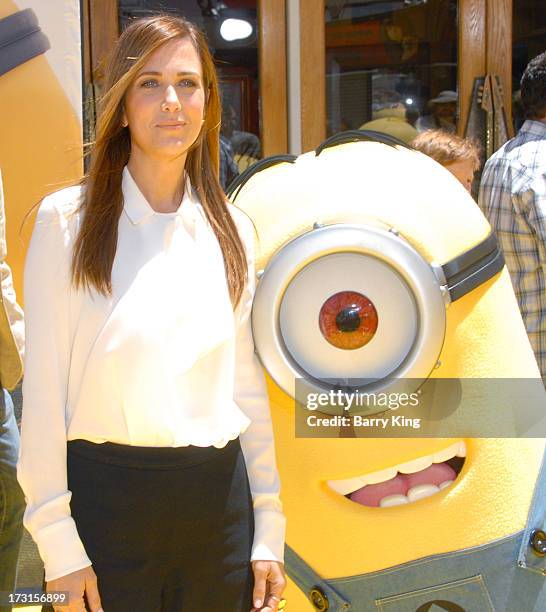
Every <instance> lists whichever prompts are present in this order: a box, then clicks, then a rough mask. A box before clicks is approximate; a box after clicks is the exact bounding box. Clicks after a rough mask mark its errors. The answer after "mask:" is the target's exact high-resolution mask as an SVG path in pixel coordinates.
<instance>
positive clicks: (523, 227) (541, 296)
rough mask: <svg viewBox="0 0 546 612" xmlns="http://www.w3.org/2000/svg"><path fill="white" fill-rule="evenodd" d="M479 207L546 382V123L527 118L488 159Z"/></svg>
mask: <svg viewBox="0 0 546 612" xmlns="http://www.w3.org/2000/svg"><path fill="white" fill-rule="evenodd" d="M479 205H480V207H481V209H482V210H483V211H484V213H485V215H486V216H487V218H488V219H489V222H490V223H491V225H492V227H493V229H494V230H495V231H496V233H497V236H498V238H499V241H500V244H501V246H502V250H503V252H504V257H505V259H506V264H507V266H508V270H509V271H510V276H511V279H512V284H513V286H514V291H515V293H516V297H517V299H518V302H519V307H520V309H521V314H522V317H523V322H524V323H525V327H526V329H527V333H528V335H529V340H530V342H531V345H532V347H533V350H534V352H535V356H536V358H537V362H538V365H539V368H540V371H541V374H542V378H543V380H545V382H546V281H545V276H546V122H542V121H530V120H527V121H526V122H525V123H524V124H523V126H522V127H521V130H520V131H519V133H518V135H517V136H516V137H515V138H512V140H509V141H508V142H507V143H506V144H505V145H504V146H503V147H501V148H500V149H499V150H498V151H497V152H496V153H495V154H494V155H493V156H492V157H491V158H490V159H489V160H488V161H487V163H486V164H485V168H484V171H483V175H482V179H481V185H480V195H479Z"/></svg>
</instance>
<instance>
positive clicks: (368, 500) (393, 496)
mask: <svg viewBox="0 0 546 612" xmlns="http://www.w3.org/2000/svg"><path fill="white" fill-rule="evenodd" d="M465 457H466V445H465V443H464V441H462V440H461V441H459V442H455V443H454V444H452V445H451V446H448V447H447V448H445V449H443V450H441V451H438V452H436V453H433V454H432V455H426V456H423V457H418V458H417V459H412V460H411V461H406V462H405V463H400V464H399V465H395V466H393V467H389V468H386V469H384V470H380V471H378V472H371V473H368V474H362V475H360V476H356V477H355V478H349V479H345V480H328V481H327V483H328V486H329V487H330V488H331V489H332V490H334V491H335V492H336V493H339V494H341V495H344V496H345V497H347V498H348V499H350V500H351V501H354V502H356V503H357V504H361V505H362V506H376V507H380V508H387V507H389V506H399V505H402V504H409V503H411V502H414V501H418V500H419V499H423V498H425V497H430V496H431V495H434V494H435V493H438V492H439V491H441V490H442V489H445V488H446V487H449V486H450V485H451V484H452V483H453V481H454V480H455V478H456V477H457V475H458V474H459V472H460V471H461V468H462V466H463V463H464V460H465Z"/></svg>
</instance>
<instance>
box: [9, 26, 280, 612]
mask: <svg viewBox="0 0 546 612" xmlns="http://www.w3.org/2000/svg"><path fill="white" fill-rule="evenodd" d="M107 75H108V77H107V83H106V87H105V91H106V93H105V96H104V99H103V103H102V111H101V114H100V117H99V120H98V123H97V128H96V133H97V135H96V142H95V145H94V147H93V151H92V156H91V161H90V167H89V172H88V174H87V176H86V177H85V179H84V180H83V182H82V185H81V186H77V187H70V188H68V189H64V190H61V191H59V192H57V193H54V194H52V195H51V196H48V197H47V198H45V200H44V201H43V202H42V205H41V207H40V210H39V213H38V217H37V221H36V226H35V230H34V233H33V237H32V241H31V245H30V248H29V252H28V255H27V262H26V269H25V298H26V309H27V311H26V316H27V338H28V340H27V342H28V355H27V362H26V374H25V380H24V389H23V394H24V416H23V423H22V443H21V446H22V448H21V455H20V459H19V464H18V477H19V480H20V482H21V485H22V488H23V490H24V492H25V495H26V498H27V502H28V507H27V510H26V513H25V519H24V522H25V525H26V527H27V528H28V530H29V531H30V533H31V534H32V535H33V537H34V539H35V541H36V542H37V544H38V548H39V550H40V553H41V556H42V558H43V560H44V565H45V570H46V581H47V589H48V591H68V592H69V594H70V605H69V607H62V608H59V610H63V611H70V612H72V611H73V610H78V611H79V610H84V609H85V607H84V605H85V604H84V600H85V602H86V603H87V606H88V609H90V610H92V611H93V612H96V611H99V610H101V609H102V607H104V609H105V610H106V612H113V611H128V612H129V611H130V612H137V611H140V610H142V611H146V612H152V611H155V610H164V611H171V610H172V611H179V610H222V611H223V610H225V611H230V612H231V611H238V610H245V611H246V610H248V609H249V608H250V607H252V606H254V607H253V608H252V609H253V610H254V609H261V610H267V611H270V610H276V609H277V606H278V602H279V600H280V596H281V593H282V590H283V589H284V585H285V579H284V575H283V565H282V560H283V557H282V554H283V546H284V543H283V541H284V517H283V514H282V510H281V505H280V501H279V480H278V475H277V471H276V467H275V457H274V446H273V438H272V431H271V421H270V416H269V410H268V402H267V393H266V388H265V382H264V377H263V372H262V370H261V367H260V365H259V362H258V361H257V359H256V357H255V355H254V352H253V342H252V335H251V328H250V318H249V317H250V309H251V303H252V294H253V289H254V268H253V261H252V250H253V228H252V224H251V222H250V220H249V219H248V218H247V217H246V216H245V215H244V214H243V213H242V212H241V211H238V210H237V209H235V207H233V206H232V205H228V204H226V202H225V196H224V195H223V192H222V190H221V188H220V186H219V183H218V137H219V127H220V102H219V97H218V87H217V81H216V76H215V71H214V66H213V62H212V58H211V56H210V53H209V51H208V49H207V47H206V43H205V41H204V39H203V37H202V35H201V34H200V32H199V31H198V30H197V29H196V28H195V27H194V26H193V25H192V24H190V23H188V22H186V21H185V20H183V19H180V18H176V17H172V16H158V17H153V18H149V19H143V20H138V21H135V22H133V23H132V24H131V25H130V26H129V27H128V28H127V30H126V31H125V32H124V33H123V34H122V36H121V37H120V39H119V41H118V44H117V46H116V48H115V50H114V53H113V56H112V60H111V64H110V67H109V69H108V71H107ZM241 449H242V450H241ZM245 462H246V469H245ZM247 472H248V478H247ZM249 481H250V487H249ZM250 560H251V561H252V564H250V562H249V561H250Z"/></svg>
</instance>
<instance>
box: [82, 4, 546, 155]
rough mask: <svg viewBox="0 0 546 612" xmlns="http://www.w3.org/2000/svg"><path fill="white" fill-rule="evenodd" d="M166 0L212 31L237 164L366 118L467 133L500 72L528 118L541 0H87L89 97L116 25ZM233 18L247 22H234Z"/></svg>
mask: <svg viewBox="0 0 546 612" xmlns="http://www.w3.org/2000/svg"><path fill="white" fill-rule="evenodd" d="M160 10H163V11H165V10H166V11H169V12H174V13H179V14H182V15H185V16H186V17H187V18H189V19H190V20H192V21H195V22H196V23H198V24H199V25H200V26H201V27H202V28H203V29H204V30H205V32H206V33H207V36H208V39H209V43H210V45H211V47H212V48H213V51H214V54H215V58H216V60H217V64H218V67H219V72H220V77H221V82H222V89H223V97H224V106H225V108H226V111H225V113H224V126H225V128H224V129H225V131H226V132H227V135H228V137H230V138H231V137H233V132H235V133H236V135H237V137H236V138H235V141H234V142H235V149H236V156H237V157H238V159H239V162H240V166H244V165H245V164H247V163H248V161H249V160H250V161H251V160H252V159H254V158H256V157H263V156H267V155H271V154H275V153H285V152H291V153H299V152H301V151H307V150H310V149H312V148H314V147H316V146H317V145H318V144H319V143H320V142H321V141H323V140H324V139H325V138H326V137H328V136H329V135H331V134H333V133H336V132H339V131H342V130H346V129H356V128H360V127H362V126H364V127H367V128H371V129H379V130H381V129H383V128H384V126H385V124H388V125H389V127H388V129H392V125H391V124H394V130H395V131H394V135H398V136H400V134H403V135H404V136H405V137H406V138H409V137H410V136H411V135H412V134H413V133H416V132H417V130H422V129H424V128H425V127H433V126H436V125H437V126H441V127H444V128H445V129H448V130H453V131H457V132H458V133H460V134H464V133H465V132H467V130H468V129H470V128H469V127H468V122H469V114H470V110H471V108H472V105H473V104H474V105H476V104H478V98H479V96H478V93H479V92H478V89H477V88H476V83H475V79H477V78H479V77H484V76H485V75H492V76H497V77H498V79H497V80H496V82H497V83H498V84H499V93H500V96H501V99H502V103H503V104H502V106H503V109H502V112H503V118H504V119H505V124H506V128H507V135H508V136H509V135H511V134H513V130H514V124H515V126H516V128H517V127H519V125H520V124H521V119H522V118H521V112H520V111H519V108H518V105H517V95H516V94H517V89H518V82H519V78H520V77H521V74H522V72H523V69H524V67H525V65H526V64H527V62H528V61H529V59H531V58H532V57H533V56H535V55H537V54H538V53H539V52H541V51H543V50H544V49H546V4H545V3H544V2H541V1H540V0H287V1H286V2H284V1H283V0H225V1H222V2H220V1H217V0H163V1H162V2H158V1H156V0H101V1H100V2H97V1H93V0H83V11H82V13H83V15H84V26H85V27H84V39H85V40H84V51H85V59H86V62H85V63H86V70H85V82H86V86H87V89H86V91H87V96H86V97H87V102H88V106H89V104H90V103H91V106H92V101H93V92H94V93H95V94H96V93H97V88H98V87H100V79H101V60H102V59H103V58H104V56H105V54H106V53H107V51H108V49H109V48H110V47H111V45H112V43H113V41H114V40H115V38H116V36H117V35H118V33H119V30H120V29H122V28H123V27H125V25H126V24H127V22H128V21H129V20H130V19H131V18H134V17H139V16H143V15H149V14H153V13H154V12H157V11H160ZM227 20H239V22H240V23H247V24H249V25H248V26H246V30H245V28H244V27H243V30H242V33H238V32H237V31H235V32H234V31H231V32H229V31H228V30H226V26H225V25H224V24H225V22H226V21H227ZM231 25H233V22H231ZM245 32H246V35H245ZM93 86H94V89H93ZM514 96H515V103H514V102H513V98H514ZM497 102H498V101H497ZM480 108H481V107H480ZM484 116H485V115H484ZM386 119H388V121H385V120H386ZM378 121H379V123H378ZM484 123H486V121H485V122H484ZM484 129H485V128H484ZM474 132H476V127H475V126H474ZM474 132H473V133H472V135H474V136H476V135H478V136H479V137H481V138H482V139H483V140H485V138H486V135H485V133H483V130H482V129H481V127H478V132H480V134H476V133H474ZM241 134H243V136H241ZM246 134H249V135H254V138H253V137H252V136H244V135H246ZM241 142H242V143H243V144H242V145H241Z"/></svg>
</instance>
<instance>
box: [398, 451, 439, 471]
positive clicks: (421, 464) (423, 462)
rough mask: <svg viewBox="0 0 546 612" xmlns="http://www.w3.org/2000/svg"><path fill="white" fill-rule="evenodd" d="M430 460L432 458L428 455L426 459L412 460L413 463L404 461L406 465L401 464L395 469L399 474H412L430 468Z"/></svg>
mask: <svg viewBox="0 0 546 612" xmlns="http://www.w3.org/2000/svg"><path fill="white" fill-rule="evenodd" d="M432 459H433V457H431V456H430V455H429V456H428V457H420V458H419V459H413V461H406V463H401V464H400V465H398V466H396V467H397V469H398V471H399V472H400V473H401V474H414V473H415V472H420V471H421V470H424V469H426V468H428V467H429V466H431V465H432Z"/></svg>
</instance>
